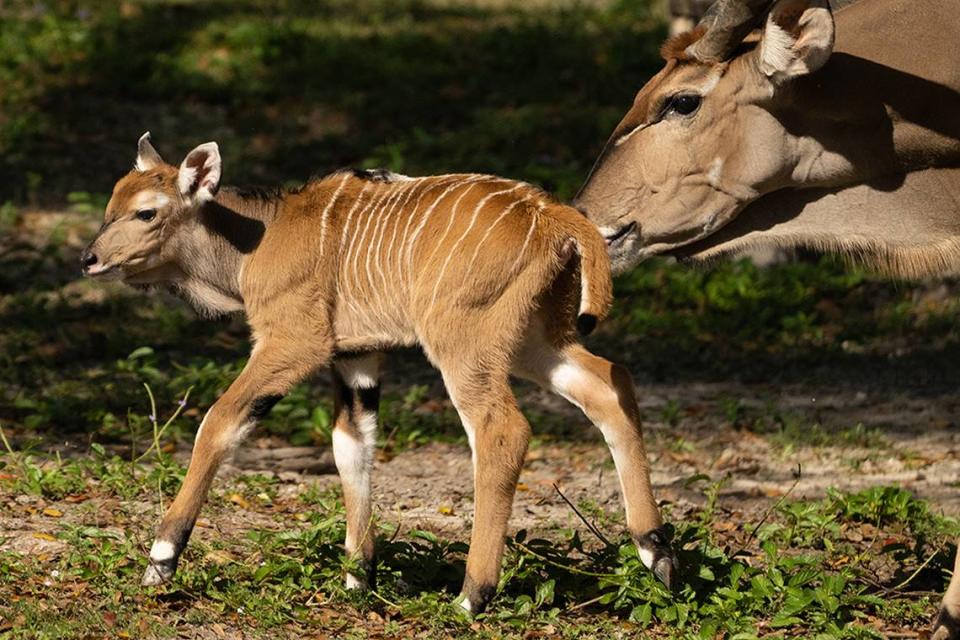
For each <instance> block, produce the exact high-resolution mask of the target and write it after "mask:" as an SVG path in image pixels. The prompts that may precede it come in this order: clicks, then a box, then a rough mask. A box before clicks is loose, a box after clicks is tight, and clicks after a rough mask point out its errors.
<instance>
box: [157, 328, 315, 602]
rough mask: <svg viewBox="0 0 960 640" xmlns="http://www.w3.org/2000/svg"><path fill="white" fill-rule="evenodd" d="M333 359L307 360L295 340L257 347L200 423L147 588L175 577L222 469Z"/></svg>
mask: <svg viewBox="0 0 960 640" xmlns="http://www.w3.org/2000/svg"><path fill="white" fill-rule="evenodd" d="M287 345H290V346H287ZM328 360H329V350H323V351H321V352H319V353H316V352H315V353H314V354H312V355H307V354H306V353H305V352H304V351H303V350H298V349H297V348H296V345H292V344H290V341H287V342H286V344H284V345H281V344H270V342H269V341H264V342H262V343H261V344H258V345H257V348H256V349H255V350H254V353H253V355H251V357H250V360H249V362H247V366H246V367H244V369H243V371H242V372H241V373H240V375H239V376H238V377H237V379H236V380H234V382H233V384H231V385H230V388H229V389H227V391H226V393H224V394H223V396H221V397H220V399H219V400H217V402H216V403H215V404H214V405H213V407H211V408H210V411H208V412H207V415H206V416H205V417H204V419H203V422H202V423H200V429H199V430H198V431H197V436H196V441H195V443H194V447H193V454H192V455H191V457H190V466H189V467H188V468H187V475H186V477H185V478H184V480H183V486H181V487H180V491H179V492H178V493H177V497H176V498H175V499H174V501H173V504H171V505H170V508H169V509H168V510H167V513H166V515H165V516H164V517H163V521H162V522H161V524H160V528H159V530H158V531H157V536H156V539H155V541H154V543H153V546H152V547H151V548H150V561H149V565H148V566H147V570H146V572H145V573H144V575H143V581H142V584H143V585H145V586H150V585H157V584H161V583H163V582H167V581H168V580H170V579H171V578H172V577H173V574H174V573H176V570H177V563H178V562H179V560H180V554H181V553H183V549H184V547H185V546H186V545H187V540H188V539H189V538H190V532H191V531H193V525H194V524H195V523H196V521H197V516H198V514H199V513H200V508H201V507H202V506H203V503H204V501H205V500H206V498H207V492H208V491H209V490H210V485H211V484H212V483H213V479H214V477H215V476H216V475H217V470H218V469H219V468H220V464H221V463H222V462H223V460H224V459H225V458H226V457H227V456H228V455H229V454H230V453H231V452H232V450H233V449H234V447H236V445H237V444H239V442H240V441H241V440H242V439H243V438H244V436H246V434H247V433H249V431H250V430H251V429H252V428H253V427H254V425H256V423H257V422H258V421H259V420H260V419H261V418H263V417H264V416H265V415H267V413H269V412H270V409H271V408H273V405H274V404H276V403H277V401H278V400H280V398H282V397H283V396H284V395H285V394H286V393H287V392H288V391H289V390H290V388H291V387H292V386H293V385H295V384H297V383H298V382H300V381H302V380H303V379H304V378H306V377H307V376H308V375H309V374H310V373H312V372H313V371H315V370H316V368H317V367H320V366H323V365H324V364H326V361H328Z"/></svg>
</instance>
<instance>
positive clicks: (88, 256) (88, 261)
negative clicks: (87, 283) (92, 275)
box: [80, 251, 97, 269]
mask: <svg viewBox="0 0 960 640" xmlns="http://www.w3.org/2000/svg"><path fill="white" fill-rule="evenodd" d="M95 264H97V254H95V253H93V252H92V251H84V252H83V255H82V256H80V266H81V267H83V268H84V269H89V268H90V267H92V266H93V265H95Z"/></svg>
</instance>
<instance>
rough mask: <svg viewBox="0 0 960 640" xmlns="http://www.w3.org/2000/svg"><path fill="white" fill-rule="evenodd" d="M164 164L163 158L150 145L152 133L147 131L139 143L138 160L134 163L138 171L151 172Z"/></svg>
mask: <svg viewBox="0 0 960 640" xmlns="http://www.w3.org/2000/svg"><path fill="white" fill-rule="evenodd" d="M161 164H163V158H161V157H160V154H159V153H157V150H156V149H154V148H153V145H152V144H151V143H150V132H149V131H147V132H146V133H144V134H143V135H142V136H140V140H139V141H138V142H137V160H136V162H134V163H133V166H134V168H135V169H136V170H137V171H149V170H150V169H155V168H156V167H159V166H160V165H161Z"/></svg>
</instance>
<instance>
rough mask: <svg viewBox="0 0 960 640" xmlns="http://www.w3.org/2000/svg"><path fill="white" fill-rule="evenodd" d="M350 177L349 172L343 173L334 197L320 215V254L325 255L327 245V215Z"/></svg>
mask: <svg viewBox="0 0 960 640" xmlns="http://www.w3.org/2000/svg"><path fill="white" fill-rule="evenodd" d="M349 178H350V174H349V173H344V174H343V179H342V180H341V181H340V184H339V185H337V190H336V191H334V192H333V197H332V198H330V202H328V203H327V206H326V207H324V209H323V215H321V216H320V254H321V255H323V250H324V248H325V247H326V246H327V245H326V242H325V238H326V237H327V217H328V216H329V215H330V211H331V210H332V209H333V205H334V203H336V201H337V198H339V197H340V193H341V192H342V191H343V186H344V185H345V184H347V180H348V179H349Z"/></svg>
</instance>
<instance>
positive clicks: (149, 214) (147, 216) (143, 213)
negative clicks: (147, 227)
mask: <svg viewBox="0 0 960 640" xmlns="http://www.w3.org/2000/svg"><path fill="white" fill-rule="evenodd" d="M156 217H157V210H156V209H140V211H137V220H143V221H144V222H150V221H151V220H153V219H154V218H156Z"/></svg>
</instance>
